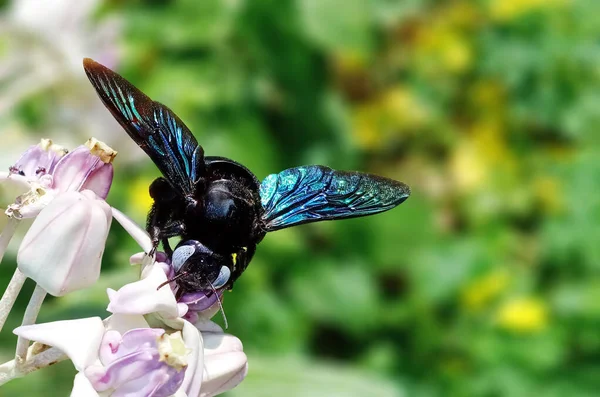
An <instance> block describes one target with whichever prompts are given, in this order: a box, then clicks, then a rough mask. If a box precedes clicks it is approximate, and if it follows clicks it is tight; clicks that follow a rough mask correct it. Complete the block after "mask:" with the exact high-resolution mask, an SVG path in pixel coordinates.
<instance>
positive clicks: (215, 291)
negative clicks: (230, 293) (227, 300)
mask: <svg viewBox="0 0 600 397" xmlns="http://www.w3.org/2000/svg"><path fill="white" fill-rule="evenodd" d="M208 284H210V288H212V290H213V293H214V294H215V296H216V297H217V302H219V309H220V310H221V315H222V316H223V321H224V322H225V329H227V328H229V325H228V324H227V316H225V310H223V303H222V302H221V297H220V296H219V294H217V290H216V289H215V287H214V286H213V285H212V283H211V282H210V281H209V282H208Z"/></svg>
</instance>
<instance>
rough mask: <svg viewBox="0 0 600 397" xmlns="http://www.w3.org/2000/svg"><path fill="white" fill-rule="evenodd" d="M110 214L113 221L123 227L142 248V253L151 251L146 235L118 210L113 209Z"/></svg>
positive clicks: (150, 243) (150, 244)
mask: <svg viewBox="0 0 600 397" xmlns="http://www.w3.org/2000/svg"><path fill="white" fill-rule="evenodd" d="M112 214H113V217H114V218H115V220H116V221H117V222H119V223H120V224H121V226H123V229H125V231H127V233H129V235H130V236H131V237H133V239H134V240H135V241H136V242H137V243H138V244H139V245H140V247H142V249H143V250H144V252H150V250H151V249H152V240H151V239H150V236H149V235H148V233H147V232H146V231H145V230H144V229H142V228H141V227H139V226H138V224H137V223H135V222H134V221H132V220H131V219H130V218H129V217H128V216H127V215H125V214H123V213H122V212H121V211H119V210H118V209H116V208H113V209H112Z"/></svg>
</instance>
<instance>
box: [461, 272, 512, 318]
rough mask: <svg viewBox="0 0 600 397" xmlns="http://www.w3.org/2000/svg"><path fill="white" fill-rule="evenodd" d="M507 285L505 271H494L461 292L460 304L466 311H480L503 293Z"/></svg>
mask: <svg viewBox="0 0 600 397" xmlns="http://www.w3.org/2000/svg"><path fill="white" fill-rule="evenodd" d="M509 283H510V276H509V274H508V272H507V271H506V270H503V269H502V270H495V271H493V272H491V273H489V274H488V275H486V276H484V277H482V278H480V279H478V280H475V281H474V282H473V283H471V284H469V285H468V286H467V287H466V288H465V289H464V290H463V292H462V296H461V298H462V299H461V300H462V303H463V305H464V306H465V307H466V308H467V309H468V310H472V311H477V310H481V309H483V308H484V307H485V306H486V305H488V304H489V303H490V302H491V301H492V300H493V299H494V298H496V297H498V296H499V295H500V294H501V293H502V292H503V291H505V290H506V287H508V285H509Z"/></svg>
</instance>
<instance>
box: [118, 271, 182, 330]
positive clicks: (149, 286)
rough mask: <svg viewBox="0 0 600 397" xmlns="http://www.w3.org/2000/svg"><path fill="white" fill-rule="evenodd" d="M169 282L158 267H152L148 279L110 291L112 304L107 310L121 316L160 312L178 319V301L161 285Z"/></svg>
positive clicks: (166, 286) (169, 290)
mask: <svg viewBox="0 0 600 397" xmlns="http://www.w3.org/2000/svg"><path fill="white" fill-rule="evenodd" d="M165 281H167V276H165V273H164V272H163V271H162V270H161V269H160V268H158V267H156V266H152V269H151V270H150V272H149V273H148V275H147V277H146V278H144V279H142V280H140V281H136V282H134V283H131V284H127V285H125V286H123V287H122V288H121V289H119V290H118V291H113V290H110V289H109V291H108V294H109V299H110V303H109V304H108V308H107V310H108V311H109V312H111V313H119V314H149V313H154V312H158V313H159V314H160V315H162V316H164V317H167V318H169V317H170V318H177V315H178V310H177V301H176V300H175V296H174V295H173V292H172V291H171V288H169V286H168V285H165V286H164V287H163V288H160V289H157V288H158V286H159V285H161V284H162V283H164V282H165Z"/></svg>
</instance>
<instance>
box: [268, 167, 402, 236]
mask: <svg viewBox="0 0 600 397" xmlns="http://www.w3.org/2000/svg"><path fill="white" fill-rule="evenodd" d="M409 195H410V188H409V187H408V186H407V185H405V184H404V183H402V182H398V181H394V180H392V179H388V178H384V177H381V176H377V175H370V174H364V173H360V172H347V171H336V170H332V169H331V168H328V167H323V166H320V165H307V166H302V167H296V168H290V169H288V170H285V171H282V172H280V173H279V174H272V175H269V176H268V177H266V178H265V180H264V181H263V182H262V183H261V185H260V199H261V202H262V206H263V209H264V214H263V217H262V219H263V222H264V224H265V229H266V231H269V232H270V231H274V230H278V229H283V228H286V227H290V226H294V225H300V224H302V223H308V222H317V221H323V220H333V219H343V218H354V217H357V216H365V215H371V214H376V213H378V212H383V211H387V210H389V209H392V208H394V207H395V206H397V205H398V204H400V203H402V202H403V201H404V200H406V199H407V198H408V196H409Z"/></svg>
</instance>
